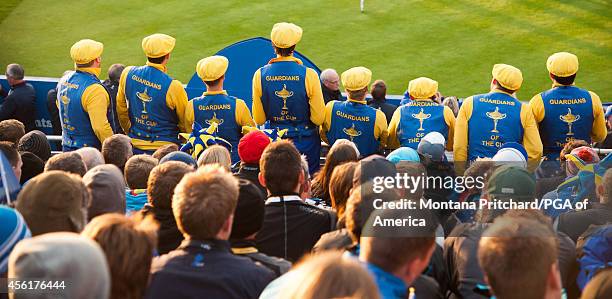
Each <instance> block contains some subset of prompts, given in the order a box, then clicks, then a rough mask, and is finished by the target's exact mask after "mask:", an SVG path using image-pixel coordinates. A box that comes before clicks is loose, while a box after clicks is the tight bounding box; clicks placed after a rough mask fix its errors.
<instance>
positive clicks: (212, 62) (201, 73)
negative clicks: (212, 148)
mask: <svg viewBox="0 0 612 299" xmlns="http://www.w3.org/2000/svg"><path fill="white" fill-rule="evenodd" d="M228 66H229V60H228V59H227V58H225V57H223V56H218V55H215V56H210V57H206V58H204V59H202V60H200V61H199V62H198V64H197V66H196V72H197V74H198V77H200V79H202V81H203V82H204V84H206V92H204V94H202V96H200V97H197V98H194V99H191V100H190V101H189V104H188V105H187V108H186V109H187V110H186V111H185V119H186V122H187V124H186V125H185V128H186V129H187V131H191V128H192V126H193V123H194V122H197V123H198V124H200V126H202V128H206V127H208V126H210V125H211V124H212V123H216V124H217V136H219V137H221V138H223V139H225V140H227V141H228V142H229V143H230V144H231V145H232V149H231V151H230V154H231V156H232V164H234V163H237V162H238V161H239V160H240V158H239V156H238V149H237V147H238V141H239V140H240V137H242V126H252V127H254V126H255V121H253V117H251V111H250V110H249V108H247V106H246V104H245V103H244V101H243V100H241V99H238V98H236V97H233V96H230V95H228V94H227V91H225V90H224V89H223V82H224V81H225V72H226V71H227V68H228Z"/></svg>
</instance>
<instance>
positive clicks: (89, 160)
mask: <svg viewBox="0 0 612 299" xmlns="http://www.w3.org/2000/svg"><path fill="white" fill-rule="evenodd" d="M74 152H75V153H77V154H79V155H80V156H81V159H83V163H85V167H87V170H90V169H92V168H94V167H96V166H98V165H102V164H104V156H102V153H101V152H100V151H99V150H98V149H97V148H95V147H89V146H88V147H82V148H80V149H78V150H76V151H74Z"/></svg>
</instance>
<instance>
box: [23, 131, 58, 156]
mask: <svg viewBox="0 0 612 299" xmlns="http://www.w3.org/2000/svg"><path fill="white" fill-rule="evenodd" d="M17 148H18V149H19V151H21V152H31V153H33V154H35V155H36V156H38V157H39V158H40V159H42V160H43V161H47V160H49V157H51V145H49V141H48V140H47V136H46V135H45V133H43V132H41V131H38V130H34V131H30V132H28V133H27V134H25V135H23V137H21V139H19V143H18V146H17Z"/></svg>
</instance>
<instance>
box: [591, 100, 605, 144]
mask: <svg viewBox="0 0 612 299" xmlns="http://www.w3.org/2000/svg"><path fill="white" fill-rule="evenodd" d="M589 94H591V102H593V129H592V131H591V139H593V142H602V141H603V140H604V139H606V136H607V135H608V129H607V128H606V119H605V115H604V110H603V105H602V104H601V100H600V99H599V96H598V95H597V94H596V93H594V92H592V91H589Z"/></svg>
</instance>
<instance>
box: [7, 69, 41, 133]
mask: <svg viewBox="0 0 612 299" xmlns="http://www.w3.org/2000/svg"><path fill="white" fill-rule="evenodd" d="M24 76H25V72H24V70H23V67H22V66H21V65H19V64H16V63H12V64H9V65H7V66H6V81H8V84H9V85H10V86H11V90H9V91H8V93H7V92H6V91H5V90H3V89H2V87H1V86H0V98H4V100H3V101H0V121H3V120H7V119H16V120H18V121H20V122H21V123H23V125H24V126H25V131H26V132H29V131H32V130H34V129H36V123H35V121H34V119H35V117H36V114H35V113H32V112H33V111H36V91H35V90H34V87H32V85H31V84H29V83H26V81H25V80H24Z"/></svg>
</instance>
